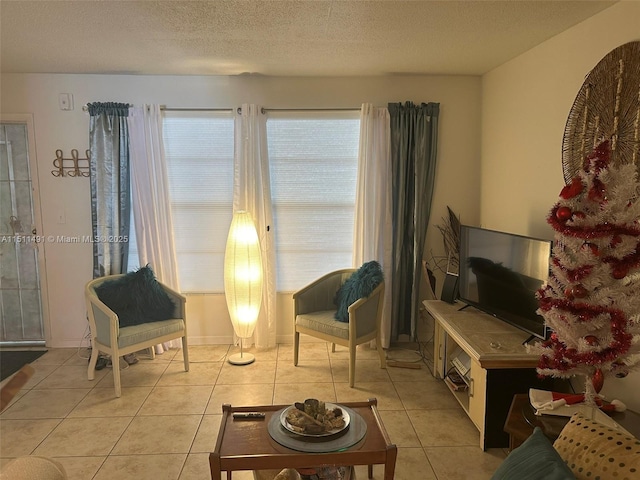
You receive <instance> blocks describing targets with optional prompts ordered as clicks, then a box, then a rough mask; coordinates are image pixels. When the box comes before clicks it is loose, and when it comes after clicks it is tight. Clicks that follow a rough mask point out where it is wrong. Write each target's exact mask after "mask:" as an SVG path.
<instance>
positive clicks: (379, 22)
mask: <svg viewBox="0 0 640 480" xmlns="http://www.w3.org/2000/svg"><path fill="white" fill-rule="evenodd" d="M613 3H615V2H613V1H587V0H583V1H568V0H564V1H559V0H553V1H541V0H536V1H521V0H509V1H454V0H448V1H419V0H416V1H356V0H350V1H337V0H336V1H333V0H310V1H297V0H290V1H277V0H273V1H259V0H230V1H223V0H219V1H218V0H211V1H134V0H130V1H114V0H102V1H95V0H84V1H48V0H44V1H24V0H2V1H0V17H1V25H0V70H1V71H2V72H3V73H113V74H165V75H167V74H175V75H238V74H248V73H251V74H261V75H278V76H281V75H287V76H325V75H330V76H351V75H390V74H391V75H393V74H463V75H481V74H483V73H485V72H487V71H489V70H491V69H492V68H494V67H496V66H498V65H501V64H502V63H504V62H506V61H508V60H510V59H511V58H514V57H516V56H517V55H519V54H521V53H523V52H525V51H526V50H528V49H530V48H532V47H534V46H535V45H537V44H539V43H541V42H543V41H545V40H546V39H548V38H550V37H552V36H554V35H556V34H558V33H560V32H562V31H563V30H566V29H567V28H569V27H571V26H573V25H575V24H577V23H579V22H581V21H582V20H584V19H586V18H588V17H590V16H592V15H594V14H596V13H598V12H599V11H601V10H603V9H605V8H607V7H609V6H611V5H612V4H613Z"/></svg>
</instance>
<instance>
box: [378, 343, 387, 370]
mask: <svg viewBox="0 0 640 480" xmlns="http://www.w3.org/2000/svg"><path fill="white" fill-rule="evenodd" d="M376 349H377V350H378V356H379V357H380V368H387V356H386V355H385V353H384V349H383V348H382V343H381V342H380V339H379V338H378V339H377V340H376Z"/></svg>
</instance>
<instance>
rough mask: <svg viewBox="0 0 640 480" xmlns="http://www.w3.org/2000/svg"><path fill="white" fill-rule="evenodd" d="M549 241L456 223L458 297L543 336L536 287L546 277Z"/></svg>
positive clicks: (537, 287)
mask: <svg viewBox="0 0 640 480" xmlns="http://www.w3.org/2000/svg"><path fill="white" fill-rule="evenodd" d="M551 244H552V242H551V241H549V240H541V239H537V238H531V237H526V236H522V235H515V234H511V233H506V232H498V231H495V230H488V229H484V228H478V227H471V226H468V225H461V226H460V271H459V279H458V290H459V297H460V300H462V301H463V302H464V303H467V304H468V305H472V306H474V307H476V308H478V309H480V310H482V311H484V312H486V313H489V314H491V315H493V316H495V317H496V318H499V319H501V320H503V321H505V322H508V323H510V324H511V325H514V326H515V327H518V328H520V329H521V330H524V331H525V332H527V333H529V334H530V335H531V337H530V338H529V339H528V340H527V341H529V340H531V339H533V338H535V337H538V338H542V339H545V338H547V336H548V332H547V328H546V326H545V322H544V319H543V318H542V317H541V316H540V315H538V314H537V313H536V310H537V309H538V299H537V298H536V291H537V290H538V289H539V288H540V287H541V286H542V284H543V283H544V282H545V281H546V280H547V278H548V276H549V261H550V257H551Z"/></svg>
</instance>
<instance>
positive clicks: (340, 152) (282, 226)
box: [129, 111, 360, 293]
mask: <svg viewBox="0 0 640 480" xmlns="http://www.w3.org/2000/svg"><path fill="white" fill-rule="evenodd" d="M163 132H164V147H165V154H166V159H167V169H168V175H169V190H170V195H171V204H172V214H173V229H174V237H175V245H176V256H177V262H178V271H179V275H180V288H181V290H182V291H183V292H190V293H198V292H200V293H221V292H224V278H223V268H224V267H223V266H224V251H225V245H226V241H227V234H228V231H229V225H230V224H231V217H232V212H233V153H234V116H233V113H231V112H229V113H221V112H197V111H189V112H175V111H165V114H164V125H163ZM359 135H360V120H359V112H355V111H354V112H320V113H318V112H294V113H291V112H287V113H284V112H271V113H269V118H268V120H267V143H268V149H269V162H270V175H271V194H272V201H273V208H274V225H273V227H274V232H275V248H276V262H277V289H278V291H283V292H286V291H294V290H297V289H298V288H300V287H302V286H304V285H305V284H307V283H309V282H311V281H312V280H314V279H316V278H317V277H319V276H321V275H323V274H325V273H327V272H329V271H330V270H334V269H338V268H345V267H350V266H351V263H352V249H353V247H352V245H353V221H354V206H355V190H356V175H357V165H358V142H359ZM134 239H135V234H134V232H133V222H132V243H133V242H134V241H135V240H134ZM132 247H133V248H132V249H131V250H130V259H131V260H130V264H129V266H130V267H132V266H133V264H134V262H135V263H136V264H137V251H136V250H135V244H133V245H132ZM133 258H135V259H136V260H133ZM130 269H131V268H130Z"/></svg>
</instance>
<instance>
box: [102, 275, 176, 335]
mask: <svg viewBox="0 0 640 480" xmlns="http://www.w3.org/2000/svg"><path fill="white" fill-rule="evenodd" d="M96 295H98V298H99V299H100V301H102V303H104V304H105V305H106V306H107V307H109V308H110V309H111V310H113V311H114V312H115V313H116V315H118V321H119V324H120V326H121V327H129V326H131V325H139V324H141V323H148V322H157V321H160V320H168V319H170V318H173V313H174V311H175V308H176V306H175V304H174V303H173V301H172V300H171V298H169V296H168V295H167V293H166V292H165V291H164V289H163V288H162V286H161V285H160V284H159V283H158V281H157V280H156V277H155V275H154V274H153V270H152V269H151V267H150V266H149V265H147V266H145V267H142V268H140V269H138V270H136V271H135V272H129V273H127V274H126V275H125V276H124V277H120V278H118V279H116V280H107V281H105V282H104V283H102V284H101V285H99V286H97V287H96Z"/></svg>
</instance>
